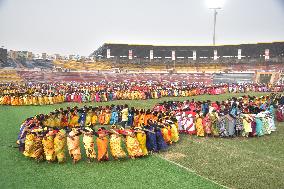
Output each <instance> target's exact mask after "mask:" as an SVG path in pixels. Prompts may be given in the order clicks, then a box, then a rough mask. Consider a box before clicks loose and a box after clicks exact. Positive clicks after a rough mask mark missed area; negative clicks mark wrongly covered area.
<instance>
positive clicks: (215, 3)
mask: <svg viewBox="0 0 284 189" xmlns="http://www.w3.org/2000/svg"><path fill="white" fill-rule="evenodd" d="M224 3H225V0H206V4H207V6H208V7H209V9H212V10H213V11H214V30H213V45H214V46H215V44H216V22H217V14H218V12H217V11H218V10H220V9H222V7H223V6H224Z"/></svg>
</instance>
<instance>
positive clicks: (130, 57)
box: [128, 50, 133, 60]
mask: <svg viewBox="0 0 284 189" xmlns="http://www.w3.org/2000/svg"><path fill="white" fill-rule="evenodd" d="M128 58H129V60H132V58H133V57H132V50H129V53H128Z"/></svg>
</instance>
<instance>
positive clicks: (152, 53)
mask: <svg viewBox="0 0 284 189" xmlns="http://www.w3.org/2000/svg"><path fill="white" fill-rule="evenodd" d="M153 59H154V50H150V60H153Z"/></svg>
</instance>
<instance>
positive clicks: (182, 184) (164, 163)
mask: <svg viewBox="0 0 284 189" xmlns="http://www.w3.org/2000/svg"><path fill="white" fill-rule="evenodd" d="M241 95H242V94H225V95H219V96H209V95H204V96H197V97H194V99H196V100H207V99H210V100H212V101H214V100H225V99H227V98H229V97H231V96H241ZM251 95H263V94H260V93H257V94H252V93H251ZM186 99H189V98H163V99H154V100H140V101H114V102H106V103H86V104H80V105H78V104H72V103H70V104H60V105H52V106H27V107H24V106H23V107H11V106H0V120H1V122H0V142H1V143H0V144H1V146H0V149H1V153H0V188H1V189H2V188H3V189H4V188H223V186H222V185H224V186H226V187H229V188H273V189H274V188H283V187H284V174H283V173H284V148H283V147H284V124H278V125H277V126H278V127H277V129H278V130H277V132H275V133H273V134H272V135H269V136H264V137H261V138H249V139H243V138H235V139H220V138H198V137H195V136H193V137H190V136H188V135H182V136H181V140H180V142H179V143H178V144H175V145H173V146H171V147H170V149H169V151H168V152H165V153H161V154H157V155H152V156H148V157H145V158H141V159H136V160H130V159H125V160H121V161H109V162H104V163H97V162H95V163H92V164H87V163H86V161H85V156H84V150H83V148H81V151H82V154H83V159H82V161H80V162H79V163H78V164H76V165H73V164H71V160H70V158H69V159H68V161H67V162H66V163H65V164H60V165H58V164H56V163H54V164H47V163H46V162H43V163H37V162H36V161H34V160H30V159H27V158H25V157H24V156H23V155H22V154H20V153H19V152H18V150H17V149H16V148H13V147H11V146H15V140H16V137H17V134H18V131H19V126H20V124H21V122H22V121H23V120H24V119H26V118H27V117H30V116H33V115H35V114H38V113H48V112H50V111H52V110H54V109H56V108H59V107H67V106H75V105H78V106H84V105H93V106H94V105H98V104H99V105H107V104H108V105H110V104H125V103H127V104H129V105H130V106H135V107H139V108H151V107H153V105H154V104H156V103H158V102H162V101H164V100H186ZM66 155H67V153H66ZM67 156H68V155H67ZM217 183H218V184H217Z"/></svg>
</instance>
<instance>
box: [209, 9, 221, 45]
mask: <svg viewBox="0 0 284 189" xmlns="http://www.w3.org/2000/svg"><path fill="white" fill-rule="evenodd" d="M210 9H212V10H213V11H214V31H213V45H214V46H215V44H216V22H217V14H218V10H220V9H222V8H221V7H211V8H210Z"/></svg>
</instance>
